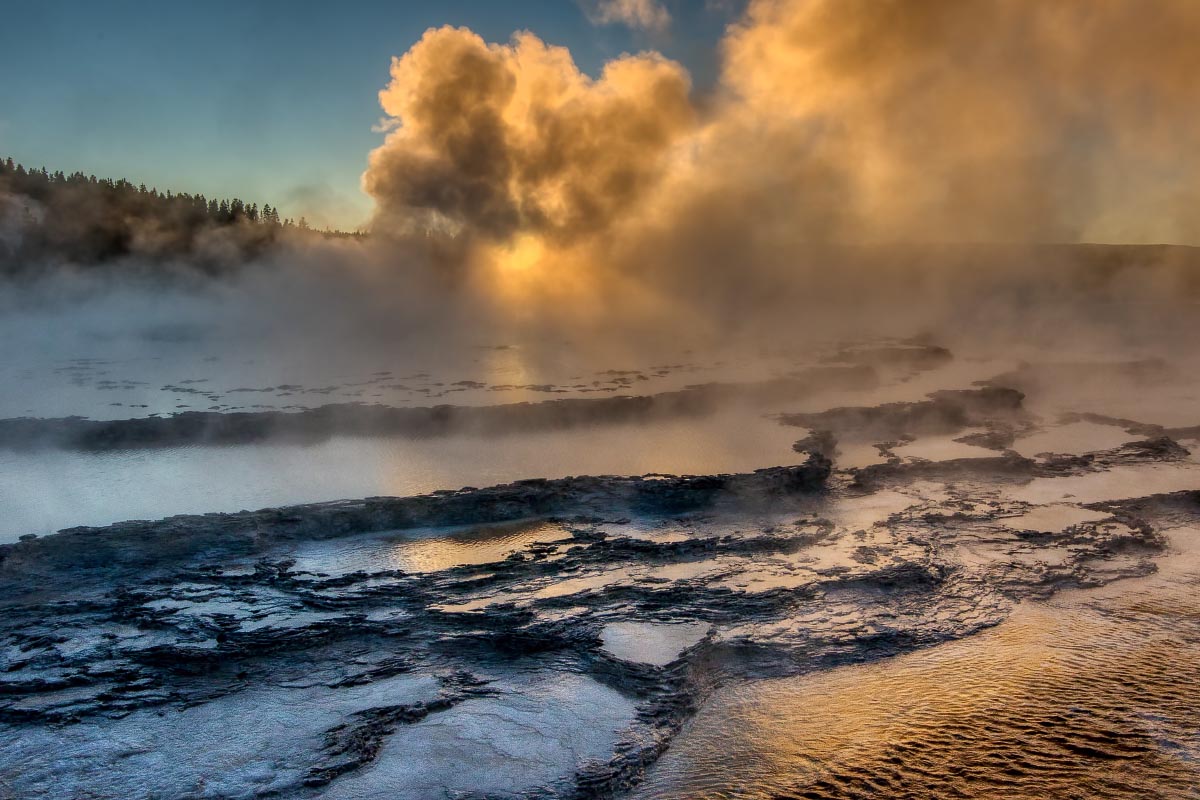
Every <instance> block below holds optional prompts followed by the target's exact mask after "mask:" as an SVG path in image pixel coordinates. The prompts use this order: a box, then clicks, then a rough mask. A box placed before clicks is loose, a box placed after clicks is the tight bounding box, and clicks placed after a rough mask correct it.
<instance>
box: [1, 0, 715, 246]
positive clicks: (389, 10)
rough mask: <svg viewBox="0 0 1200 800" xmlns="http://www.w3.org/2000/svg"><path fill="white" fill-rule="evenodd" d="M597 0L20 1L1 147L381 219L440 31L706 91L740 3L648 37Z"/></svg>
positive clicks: (683, 1) (335, 219)
mask: <svg viewBox="0 0 1200 800" xmlns="http://www.w3.org/2000/svg"><path fill="white" fill-rule="evenodd" d="M587 1H588V0H579V2H576V0H508V1H507V2H501V0H437V1H436V2H427V0H391V1H390V2H383V1H382V0H359V1H354V0H344V1H343V2H314V1H313V0H290V1H289V0H257V1H254V2H251V1H249V0H203V1H196V2H183V1H182V0H158V1H157V2H152V1H151V0H83V1H77V0H3V2H0V76H3V77H2V78H0V154H3V155H11V156H12V157H14V158H15V159H17V160H18V161H21V162H24V163H26V164H34V165H37V166H41V165H43V164H44V165H45V166H46V167H48V168H49V169H51V170H55V169H62V170H64V171H68V172H70V171H74V170H83V171H84V172H91V173H95V174H98V175H101V176H109V177H128V178H129V179H131V180H133V181H134V182H144V183H146V184H147V185H156V186H158V187H159V188H162V189H166V188H171V189H174V190H177V191H189V192H202V193H205V194H208V195H212V196H235V195H236V196H240V197H243V198H244V199H246V200H247V201H257V202H259V203H262V202H268V203H271V204H273V205H279V206H281V207H282V208H283V210H284V212H285V213H291V214H300V213H305V212H307V213H309V214H310V215H312V216H314V217H316V218H318V219H319V221H324V222H327V223H332V224H334V225H338V226H351V225H353V224H355V223H357V222H359V221H362V220H363V219H364V218H365V217H366V216H367V215H368V214H369V211H370V201H369V200H368V198H366V197H365V196H364V195H362V194H361V192H360V191H359V188H358V176H359V174H360V173H361V172H362V170H363V167H364V166H365V163H366V156H367V153H368V151H369V150H370V149H371V148H372V147H374V146H376V145H377V144H378V143H379V142H380V141H381V140H382V134H380V133H376V132H373V131H372V126H373V125H375V123H376V122H378V120H379V117H380V114H381V112H380V109H379V107H378V101H377V98H376V93H377V92H378V91H379V89H381V88H382V87H383V86H384V85H385V84H386V82H387V80H388V66H389V63H390V59H391V57H392V56H394V55H400V54H402V53H403V52H404V51H405V50H407V49H408V48H409V46H411V45H412V44H413V43H414V42H415V41H416V40H417V39H418V38H420V36H421V34H422V32H423V31H424V30H425V29H426V28H429V27H431V26H436V25H442V24H452V25H465V26H468V27H470V28H472V29H473V30H475V31H476V32H478V33H479V34H481V35H482V36H483V37H484V38H485V39H487V40H489V41H506V40H507V39H508V38H509V36H510V35H511V33H512V32H513V31H515V30H519V29H529V30H532V31H533V32H534V33H536V34H538V35H539V36H541V37H542V38H543V39H545V40H547V41H548V42H551V43H553V44H560V45H565V46H567V47H569V48H570V50H571V52H572V54H573V55H574V56H575V59H576V61H577V63H578V64H579V66H580V67H581V68H582V69H583V70H584V71H586V72H588V73H590V74H593V75H594V74H596V73H597V71H598V70H599V68H600V66H601V65H602V64H603V63H604V62H605V61H606V60H607V59H609V58H612V57H615V56H617V55H619V54H620V53H622V52H625V51H634V52H636V51H638V50H643V49H656V50H660V51H662V52H664V53H665V54H667V55H668V56H670V57H672V58H676V59H678V60H680V61H682V62H683V63H684V64H685V65H686V66H687V67H688V69H689V70H691V72H692V74H693V78H694V80H695V82H696V84H697V86H698V90H699V91H703V89H704V88H705V87H706V86H709V85H711V83H712V81H713V76H714V74H715V68H716V66H715V65H716V57H717V56H716V45H717V42H718V40H719V39H720V36H721V33H722V31H723V29H724V26H725V25H726V24H727V23H728V22H729V21H730V20H731V19H732V18H733V16H732V15H733V14H735V13H736V7H737V5H738V4H737V3H729V2H718V3H714V2H712V0H665V5H666V6H667V8H669V9H670V11H671V13H672V16H673V22H672V25H671V27H670V29H669V30H667V31H666V32H665V33H647V32H638V31H632V30H630V29H628V28H626V27H623V26H620V25H607V26H596V25H593V24H591V22H589V20H588V17H587V15H586V14H585V13H584V11H583V7H582V6H581V5H580V3H582V2H587ZM322 217H323V218H324V219H323V220H320V218H322Z"/></svg>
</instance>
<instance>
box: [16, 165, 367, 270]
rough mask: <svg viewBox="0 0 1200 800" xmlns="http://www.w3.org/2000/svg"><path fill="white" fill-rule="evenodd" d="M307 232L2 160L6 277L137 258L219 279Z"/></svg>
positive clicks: (250, 206)
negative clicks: (291, 235) (288, 234)
mask: <svg viewBox="0 0 1200 800" xmlns="http://www.w3.org/2000/svg"><path fill="white" fill-rule="evenodd" d="M307 229H308V225H307V223H306V222H305V220H304V219H303V218H301V219H300V220H298V221H294V220H291V219H283V218H281V217H280V214H279V210H278V209H277V208H272V207H271V206H270V205H267V204H264V205H263V206H262V207H261V208H260V207H259V205H258V204H257V203H247V202H245V201H243V200H241V199H239V198H232V199H217V198H212V199H210V198H207V197H205V196H204V195H201V194H195V195H193V194H187V193H184V192H180V193H172V192H170V191H167V192H159V191H158V190H157V189H154V188H151V189H147V188H146V186H145V185H140V186H135V185H134V184H132V183H130V182H129V181H127V180H124V179H119V180H113V179H109V178H97V177H96V176H95V175H84V174H83V173H81V172H76V173H74V174H71V175H65V174H63V173H62V172H48V171H47V170H46V169H45V167H43V168H41V169H33V168H26V167H24V166H23V165H21V164H17V163H15V162H14V161H13V159H11V158H8V159H2V158H0V272H2V273H6V274H10V275H14V274H22V273H28V272H31V271H36V270H38V269H40V268H42V267H44V266H45V265H46V264H56V263H57V264H73V265H76V266H79V267H94V266H97V265H101V264H105V263H113V262H118V261H121V260H128V259H141V260H143V261H151V262H177V263H182V264H187V265H191V266H194V267H197V268H199V269H202V270H204V271H209V272H217V271H222V270H224V269H227V268H229V267H231V266H235V265H236V264H238V263H240V262H242V261H245V260H246V259H248V258H252V257H254V256H255V255H258V254H260V253H261V252H262V251H263V250H265V249H266V248H268V247H270V246H271V245H272V244H273V243H274V242H275V241H276V240H277V239H278V238H279V237H280V236H281V235H282V234H283V233H284V232H285V231H302V230H307ZM328 235H338V236H351V235H356V234H341V233H336V232H329V233H328Z"/></svg>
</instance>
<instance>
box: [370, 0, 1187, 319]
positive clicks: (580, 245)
mask: <svg viewBox="0 0 1200 800" xmlns="http://www.w3.org/2000/svg"><path fill="white" fill-rule="evenodd" d="M1197 41H1200V4H1197V3H1195V2H1192V1H1191V0H1163V2H1159V3H1155V4H1154V5H1153V6H1152V7H1147V6H1145V5H1144V4H1142V3H1138V2H1134V1H1133V0H1095V2H1087V3H1076V2H1044V0H972V1H971V2H962V1H961V0H903V1H901V0H753V2H751V3H750V5H749V7H748V9H747V11H746V13H745V15H744V17H743V18H742V19H741V20H740V21H739V22H737V23H736V24H734V25H732V26H731V27H730V29H729V31H728V32H727V35H726V37H725V39H724V41H723V43H722V59H723V61H722V64H723V66H722V72H721V78H720V81H719V83H718V86H717V87H716V88H715V90H714V91H713V93H712V95H711V96H709V97H706V98H703V100H702V101H696V100H693V99H689V94H688V92H689V89H688V77H687V75H686V73H685V71H684V69H683V68H682V67H681V66H680V65H678V64H676V63H674V62H671V61H668V60H666V59H665V58H663V57H661V56H659V55H656V54H640V55H636V56H624V57H622V58H620V59H618V60H616V61H614V62H611V63H610V64H608V65H607V66H606V67H605V69H604V71H603V73H602V74H601V76H600V77H599V78H598V79H596V80H591V79H589V78H588V77H586V76H584V75H582V74H581V73H580V71H579V70H578V68H577V67H576V66H575V64H574V63H573V61H572V60H571V58H570V56H569V54H568V53H567V52H566V51H565V50H563V49H561V48H556V47H550V46H547V45H546V44H544V43H543V42H542V41H541V40H539V39H538V38H537V37H535V36H534V35H532V34H529V33H520V34H517V35H516V36H515V37H514V39H513V41H512V42H511V43H510V44H507V45H494V44H493V45H489V44H486V43H485V42H484V41H483V40H482V39H480V38H479V37H478V36H476V35H475V34H473V33H471V32H470V31H468V30H465V29H452V28H443V29H440V30H431V31H429V32H428V33H426V35H425V36H424V37H423V38H422V39H421V41H420V42H418V43H417V44H416V45H415V46H413V48H412V49H411V50H410V51H409V52H408V53H406V54H405V55H404V56H403V57H401V58H398V59H396V60H395V61H394V63H393V66H392V82H391V84H390V85H389V86H388V87H387V88H386V89H385V90H384V91H383V92H381V94H380V98H381V101H382V104H383V107H384V109H385V111H386V112H387V113H388V114H389V115H391V117H392V118H393V119H394V122H395V125H396V129H395V130H394V131H393V132H392V133H391V135H390V136H389V137H388V139H387V141H386V142H385V143H384V144H383V146H381V147H380V148H379V149H377V150H376V151H375V152H374V153H372V155H371V159H370V166H369V168H368V170H367V172H366V174H365V175H364V185H365V187H366V189H367V191H368V192H369V193H370V194H371V195H372V196H373V197H374V198H375V199H376V200H377V202H378V214H377V216H376V220H375V227H376V229H377V230H391V231H393V232H395V231H403V232H407V233H411V232H414V231H415V232H418V233H419V234H421V235H423V236H433V237H435V238H436V237H439V236H443V237H450V240H451V241H453V242H454V243H455V247H456V248H457V251H458V252H459V256H460V258H458V261H459V262H460V263H473V264H481V263H482V264H485V265H492V266H493V267H496V268H497V269H500V267H497V265H501V266H503V265H504V264H507V265H508V266H509V267H513V268H514V269H510V270H508V272H509V273H513V272H520V273H522V274H529V273H530V268H531V267H532V268H534V269H533V271H532V274H533V275H542V276H544V275H547V274H557V275H559V276H561V275H563V274H570V275H572V276H573V277H574V279H575V281H576V283H578V282H579V281H581V280H584V277H585V276H595V275H597V274H601V273H603V274H605V275H606V276H608V277H606V278H605V279H604V280H603V281H592V282H586V281H585V282H586V283H587V285H588V287H589V291H599V290H598V289H597V285H598V284H602V285H603V286H604V287H611V286H612V285H614V284H613V278H612V276H622V279H623V280H626V281H633V282H634V283H635V284H636V285H637V286H639V287H644V286H654V287H656V288H655V290H654V291H655V293H656V294H661V295H663V296H679V295H680V294H681V293H682V294H686V293H687V292H689V291H691V292H693V293H695V292H697V291H709V292H713V293H717V294H720V295H721V297H723V298H726V297H729V296H730V292H735V293H738V294H739V296H741V297H742V298H743V300H744V301H745V304H747V305H748V306H750V307H753V305H754V303H755V302H757V301H758V300H761V299H762V298H763V297H764V296H765V295H777V294H778V293H779V292H780V291H782V290H784V289H786V288H788V287H790V288H791V289H792V290H799V289H800V288H801V287H804V286H805V285H810V284H809V281H810V280H811V279H812V278H813V276H814V275H815V274H818V273H821V272H822V271H824V272H826V273H827V272H829V269H828V267H829V264H830V261H829V259H830V257H831V256H830V251H829V249H828V247H825V248H824V249H822V248H821V247H818V246H821V245H824V246H828V245H837V246H838V247H843V248H844V246H845V245H848V244H851V245H856V246H860V245H880V244H885V243H887V244H894V243H903V242H918V243H930V242H1009V243H1033V242H1047V241H1056V242H1076V241H1121V242H1183V243H1186V242H1194V241H1196V238H1197V237H1196V234H1197V227H1198V226H1200V192H1198V190H1197V189H1196V188H1195V187H1197V186H1200V157H1198V156H1197V151H1196V149H1195V146H1194V143H1195V141H1196V136H1197V135H1198V134H1200V102H1197V100H1200V93H1198V91H1197V89H1196V83H1195V80H1194V76H1196V75H1198V74H1200V48H1198V47H1196V46H1195V42H1197ZM842 252H843V254H844V250H843V251H842ZM500 271H501V272H503V270H502V269H501V270H500ZM524 280H525V282H526V283H528V284H537V283H538V281H535V280H533V279H532V278H527V279H524ZM616 285H619V286H622V287H623V289H622V290H623V291H627V290H628V289H629V288H630V285H631V284H629V283H628V282H626V283H621V282H620V281H617V284H616ZM701 285H703V286H707V287H709V288H708V289H700V288H698V287H700V286H701Z"/></svg>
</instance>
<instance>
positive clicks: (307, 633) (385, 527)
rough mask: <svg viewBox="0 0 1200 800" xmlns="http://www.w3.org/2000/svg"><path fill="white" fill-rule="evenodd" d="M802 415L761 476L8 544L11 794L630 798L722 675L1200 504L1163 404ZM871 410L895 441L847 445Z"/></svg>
mask: <svg viewBox="0 0 1200 800" xmlns="http://www.w3.org/2000/svg"><path fill="white" fill-rule="evenodd" d="M922 358H934V359H936V358H937V356H929V355H926V356H922ZM788 421H790V422H791V423H792V424H795V425H800V426H802V427H807V428H809V429H810V433H809V436H808V439H807V440H806V441H805V442H804V444H803V445H801V444H800V443H798V445H797V449H799V450H803V451H805V452H807V453H809V454H810V455H808V456H807V460H806V461H805V462H804V463H802V464H799V465H796V466H788V467H777V468H773V469H765V470H760V471H758V472H755V473H750V474H738V475H712V476H693V477H678V476H661V475H647V476H642V477H638V478H624V477H603V476H601V477H580V478H568V479H563V480H539V481H524V482H519V483H516V484H510V485H505V486H497V487H491V488H483V489H472V488H467V489H463V490H459V491H451V492H439V493H435V494H432V495H426V496H421V497H412V498H368V499H365V500H354V501H343V502H338V503H326V504H316V505H309V506H295V507H288V508H278V509H266V510H262V511H255V512H243V513H240V514H210V515H198V516H187V517H176V518H170V519H166V520H161V521H157V522H129V523H121V524H118V525H113V526H109V527H106V528H91V529H75V530H70V531H65V532H63V533H60V534H57V535H54V536H49V537H43V538H36V539H31V540H27V541H22V542H18V543H16V544H13V545H6V546H3V547H2V548H0V559H2V560H0V606H2V607H3V614H0V665H2V670H3V671H0V727H3V736H2V737H0V797H4V796H11V797H61V796H71V797H73V796H80V797H84V796H86V797H103V798H108V797H111V798H131V797H147V798H148V797H179V798H192V797H214V798H215V797H221V798H224V797H294V798H310V797H311V798H317V797H327V798H349V797H353V798H371V797H380V798H384V797H386V798H407V797H413V798H426V797H446V798H450V797H455V798H459V797H472V798H482V797H534V798H537V797H543V798H553V797H575V798H584V797H609V796H621V795H623V794H624V793H626V792H628V791H630V790H633V789H635V788H636V787H638V786H639V785H640V784H641V783H642V781H643V780H644V778H645V776H646V774H647V771H648V770H651V769H652V768H654V765H655V764H656V763H657V762H658V761H659V760H660V758H661V757H662V756H663V754H664V753H665V752H667V751H668V749H669V748H670V747H671V745H672V742H673V740H675V738H676V737H677V736H678V735H679V733H680V731H681V729H683V727H684V726H685V725H686V724H688V723H689V720H693V719H698V718H697V717H695V715H696V712H697V711H698V710H699V709H701V708H702V707H704V705H705V703H706V701H707V700H708V699H709V698H710V697H713V696H714V693H716V694H719V693H721V692H726V691H729V690H731V689H732V688H736V687H739V686H749V685H754V683H755V682H758V681H762V680H764V679H790V678H794V677H796V676H805V675H815V674H822V673H823V672H824V671H827V670H831V669H833V668H837V667H844V666H848V665H863V664H868V665H869V664H875V663H883V660H885V659H889V658H890V657H893V656H899V655H903V654H905V653H912V652H914V651H925V650H927V649H928V648H932V647H934V646H936V645H939V644H942V643H946V642H950V641H954V640H960V639H963V638H964V637H968V636H970V635H971V634H974V633H977V632H981V631H985V630H987V629H991V628H993V627H995V626H997V625H998V624H1000V623H1001V622H1003V621H1004V620H1006V619H1008V618H1009V617H1010V615H1011V614H1012V613H1013V612H1014V609H1015V608H1017V607H1018V606H1019V605H1020V604H1021V603H1022V602H1023V601H1028V600H1031V599H1032V600H1037V599H1043V600H1044V599H1047V598H1052V597H1055V596H1057V595H1058V594H1059V593H1060V592H1062V591H1064V590H1070V589H1078V588H1083V587H1098V586H1105V585H1107V584H1109V583H1111V582H1113V581H1116V580H1118V579H1122V578H1132V577H1137V576H1148V575H1151V574H1153V573H1154V572H1155V569H1156V563H1157V562H1156V559H1159V558H1160V557H1161V556H1162V555H1163V553H1164V552H1165V551H1166V549H1167V547H1168V541H1169V540H1168V536H1167V531H1168V530H1169V529H1171V528H1174V527H1178V526H1180V525H1185V524H1200V501H1198V499H1197V497H1198V496H1197V494H1196V492H1195V491H1190V490H1191V489H1200V464H1198V463H1197V462H1196V460H1195V459H1194V457H1193V456H1192V454H1191V453H1190V452H1189V449H1188V448H1187V447H1186V446H1184V445H1183V444H1181V443H1180V442H1179V441H1178V440H1177V439H1175V438H1172V437H1171V436H1170V435H1169V433H1168V432H1167V431H1166V430H1165V429H1163V428H1161V427H1139V428H1136V429H1135V432H1134V433H1131V434H1130V435H1129V441H1127V442H1124V443H1121V444H1119V445H1117V446H1115V447H1108V448H1106V449H1098V450H1096V449H1093V450H1090V451H1088V450H1080V451H1071V452H1058V453H1056V452H1052V451H1047V452H1042V453H1037V454H1032V455H1023V454H1022V453H1021V452H1019V451H1017V450H1015V449H1013V447H1014V445H1013V442H1018V443H1019V442H1020V441H1021V439H1022V438H1023V437H1028V436H1031V435H1034V434H1035V433H1039V432H1044V431H1046V430H1049V429H1051V428H1053V427H1054V426H1055V425H1058V424H1064V423H1062V422H1061V421H1059V422H1053V423H1047V422H1046V421H1045V419H1043V418H1039V417H1037V416H1036V415H1034V414H1032V413H1031V412H1030V411H1029V410H1028V409H1027V408H1026V407H1025V405H1024V402H1023V400H1022V396H1021V394H1020V392H1018V391H1016V390H1009V389H1007V388H1003V387H1001V388H993V387H984V388H982V389H978V390H975V389H970V390H953V391H945V392H937V393H935V394H933V395H930V396H929V397H928V398H927V400H922V401H915V402H905V403H890V404H883V405H880V406H877V407H874V408H867V407H861V408H859V407H853V408H852V407H845V408H836V409H833V410H831V411H827V412H820V413H818V412H813V413H808V412H805V413H804V414H796V415H794V416H793V417H792V418H791V419H790V420H788ZM1067 424H1069V423H1067ZM1123 430H1124V429H1123ZM821 431H828V432H829V433H828V434H822V433H820V432H821ZM780 433H781V436H784V437H789V436H794V431H789V429H788V428H781V429H780ZM973 434H974V435H977V438H978V439H979V440H980V442H969V443H967V444H965V445H964V444H963V443H961V442H960V443H958V445H959V447H963V446H966V447H969V448H971V450H969V451H968V452H972V451H974V450H978V456H977V457H966V458H964V457H959V456H960V451H958V450H946V451H944V454H948V455H951V456H954V457H948V458H941V457H940V455H939V454H941V453H943V451H942V450H939V448H940V447H941V444H940V439H937V437H950V436H960V437H961V436H962V435H967V436H971V435H973ZM854 436H858V437H860V438H862V439H863V440H864V441H867V442H869V443H871V444H872V445H873V446H877V447H878V448H879V452H880V459H879V461H878V463H874V464H870V465H867V466H863V467H847V466H840V465H839V464H838V461H837V459H838V457H839V456H838V447H839V445H840V444H841V442H842V441H843V437H854ZM931 437H932V438H931ZM785 441H786V439H785ZM930 441H934V442H935V444H937V447H932V448H931V449H928V450H924V451H919V452H923V453H925V455H915V454H913V453H912V452H907V453H906V450H905V445H906V443H907V444H913V443H916V444H922V443H926V444H927V443H928V442H930ZM930 456H932V457H930ZM831 458H832V459H833V460H832V461H831ZM1156 487H1159V488H1156ZM1161 487H1166V488H1161ZM1180 489H1188V490H1189V491H1179V490H1180ZM835 671H836V670H835ZM653 777H654V780H655V782H654V783H652V784H648V785H649V786H651V788H653V789H654V791H655V792H657V793H656V794H655V795H654V796H672V792H673V791H674V790H673V789H672V785H667V786H666V788H665V789H664V788H663V784H662V782H661V779H659V778H658V777H656V776H653ZM676 786H678V784H676ZM852 788H853V787H852ZM858 788H859V789H862V787H861V786H860V787H858ZM784 790H790V789H789V787H788V786H786V785H785V786H783V787H782V788H781V787H780V786H778V785H776V786H775V788H774V789H773V791H776V792H778V791H784ZM827 795H828V796H843V795H839V794H837V792H832V793H827ZM827 795H822V794H819V793H818V795H816V796H827ZM681 796H687V795H686V792H685V793H684V795H681ZM798 796H806V795H798ZM845 796H853V793H852V792H851V794H850V795H845Z"/></svg>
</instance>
